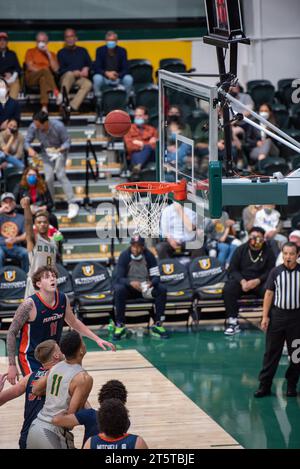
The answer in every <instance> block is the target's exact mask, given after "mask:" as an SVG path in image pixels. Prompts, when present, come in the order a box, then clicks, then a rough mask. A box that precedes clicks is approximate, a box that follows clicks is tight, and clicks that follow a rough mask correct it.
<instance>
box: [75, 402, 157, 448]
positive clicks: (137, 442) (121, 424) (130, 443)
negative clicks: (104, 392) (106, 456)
mask: <svg viewBox="0 0 300 469" xmlns="http://www.w3.org/2000/svg"><path fill="white" fill-rule="evenodd" d="M98 420H99V425H100V428H101V432H102V433H99V435H96V436H92V438H89V439H88V440H87V442H86V444H85V445H84V448H83V449H148V446H147V444H146V443H145V441H144V440H143V438H142V437H140V436H138V435H133V434H130V433H126V432H127V429H128V423H129V417H128V410H127V409H126V407H125V406H124V404H123V403H122V402H121V401H120V400H119V399H107V400H106V401H104V402H103V404H102V405H101V407H100V409H99V410H98Z"/></svg>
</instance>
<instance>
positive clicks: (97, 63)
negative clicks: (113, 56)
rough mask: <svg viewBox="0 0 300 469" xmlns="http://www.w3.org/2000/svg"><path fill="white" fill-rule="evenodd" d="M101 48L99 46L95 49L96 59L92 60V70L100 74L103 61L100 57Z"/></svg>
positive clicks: (102, 73) (101, 73)
mask: <svg viewBox="0 0 300 469" xmlns="http://www.w3.org/2000/svg"><path fill="white" fill-rule="evenodd" d="M101 52H102V51H101V48H100V47H99V48H98V49H97V51H96V60H95V62H94V72H95V73H97V74H100V75H104V71H105V70H104V61H103V58H102V55H103V54H102V53H101Z"/></svg>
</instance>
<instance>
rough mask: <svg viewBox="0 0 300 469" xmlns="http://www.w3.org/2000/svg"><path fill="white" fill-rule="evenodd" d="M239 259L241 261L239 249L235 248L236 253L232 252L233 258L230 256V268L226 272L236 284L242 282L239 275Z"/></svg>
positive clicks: (241, 277)
mask: <svg viewBox="0 0 300 469" xmlns="http://www.w3.org/2000/svg"><path fill="white" fill-rule="evenodd" d="M240 259H241V251H240V249H239V248H237V249H236V251H235V252H234V254H233V256H232V259H231V262H230V266H229V269H228V272H229V273H230V275H231V276H232V277H233V278H234V279H235V280H236V281H237V282H240V281H241V280H243V276H242V274H241V273H240Z"/></svg>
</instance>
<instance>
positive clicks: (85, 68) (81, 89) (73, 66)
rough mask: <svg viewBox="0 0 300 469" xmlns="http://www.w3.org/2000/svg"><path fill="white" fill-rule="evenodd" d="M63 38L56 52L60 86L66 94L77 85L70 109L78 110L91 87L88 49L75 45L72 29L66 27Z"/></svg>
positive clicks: (74, 35) (90, 62)
mask: <svg viewBox="0 0 300 469" xmlns="http://www.w3.org/2000/svg"><path fill="white" fill-rule="evenodd" d="M64 39H65V46H64V47H63V49H60V51H58V54H57V58H58V63H59V74H60V77H61V79H60V86H61V89H63V87H64V88H65V89H66V92H67V94H68V95H69V93H70V91H71V89H72V87H73V86H74V85H76V86H77V87H78V90H77V91H76V93H75V95H74V97H73V98H72V100H71V101H70V107H71V111H78V110H79V108H80V106H81V104H82V102H83V100H84V98H85V97H86V96H87V94H88V93H89V91H90V90H91V88H92V82H91V81H90V80H89V73H90V69H91V65H92V61H91V58H90V56H89V53H88V51H87V50H86V49H85V48H84V47H79V46H77V45H76V42H77V40H78V38H77V35H76V31H75V30H74V29H69V28H68V29H66V30H65V34H64Z"/></svg>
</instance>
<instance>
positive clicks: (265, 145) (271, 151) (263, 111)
mask: <svg viewBox="0 0 300 469" xmlns="http://www.w3.org/2000/svg"><path fill="white" fill-rule="evenodd" d="M258 112H259V114H260V115H261V116H262V117H264V119H266V120H267V121H269V122H271V124H276V120H275V117H274V114H273V112H272V108H271V106H270V105H269V104H266V103H265V104H261V105H260V107H259V111H258ZM259 124H260V125H261V126H262V127H263V129H265V128H267V126H265V125H264V124H262V123H261V122H259ZM252 134H256V144H255V146H254V147H253V148H252V150H251V151H250V158H251V160H252V161H253V162H257V161H258V162H260V161H262V160H265V159H266V158H267V157H268V156H270V157H272V156H279V153H280V151H279V149H278V147H277V146H276V145H275V143H274V142H273V140H272V139H271V138H270V137H268V135H267V134H266V133H265V132H264V130H261V131H259V130H257V129H254V132H253V131H252Z"/></svg>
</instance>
